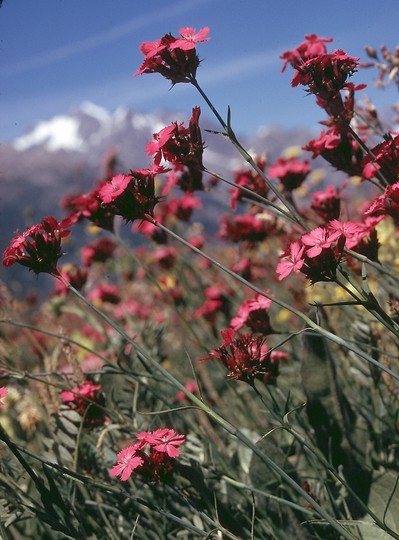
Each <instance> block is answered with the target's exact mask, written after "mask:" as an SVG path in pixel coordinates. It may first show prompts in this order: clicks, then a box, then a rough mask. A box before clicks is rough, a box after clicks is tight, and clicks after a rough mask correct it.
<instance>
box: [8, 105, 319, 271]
mask: <svg viewBox="0 0 399 540" xmlns="http://www.w3.org/2000/svg"><path fill="white" fill-rule="evenodd" d="M190 116H191V111H190V113H188V114H186V115H183V114H182V113H170V112H169V113H161V114H151V113H144V112H140V111H135V110H131V109H128V108H127V107H119V108H117V109H116V110H115V111H113V112H110V111H108V110H106V109H104V108H102V107H99V106H98V105H95V104H93V103H91V102H84V103H82V104H81V105H80V106H79V107H77V108H75V109H74V110H72V111H70V112H68V113H65V114H59V115H56V116H54V117H53V118H50V119H47V120H43V121H41V122H38V123H37V124H36V125H35V126H33V127H32V129H30V130H29V131H28V132H27V133H25V134H23V135H21V136H20V137H17V138H16V139H15V140H14V141H12V142H11V143H2V144H0V164H1V165H0V185H1V193H0V201H1V204H0V250H1V253H2V252H3V251H4V249H5V247H7V245H8V244H9V242H10V240H11V238H12V237H13V235H14V233H15V231H16V230H19V231H20V232H22V231H23V230H24V229H25V227H26V226H27V225H31V224H32V223H36V222H38V221H40V219H41V218H42V217H44V216H47V215H54V216H56V217H61V216H63V212H62V210H61V209H60V207H59V201H60V200H61V198H62V197H63V196H64V195H66V194H68V193H81V192H86V191H89V190H90V189H91V188H92V186H93V185H94V183H95V181H96V179H98V178H101V174H102V161H103V159H104V156H105V155H106V154H107V153H109V151H110V150H111V149H114V150H115V151H116V152H117V153H118V156H119V161H120V164H121V165H120V166H121V168H122V170H124V171H126V172H127V171H128V170H129V169H135V168H142V167H146V166H149V165H150V164H151V159H150V158H149V157H148V156H147V155H146V153H145V146H146V144H147V143H148V142H149V141H150V140H151V139H152V135H153V133H156V132H158V131H159V130H160V129H162V128H163V127H165V126H167V125H169V124H170V123H172V122H174V121H178V122H182V121H185V123H186V125H187V123H188V120H189V117H190ZM200 124H201V128H202V130H203V138H204V140H205V144H206V150H205V152H204V163H205V165H206V167H207V168H208V169H209V170H212V171H213V172H217V173H219V174H222V175H228V176H229V173H230V172H231V171H232V170H233V169H234V168H237V167H239V166H240V165H241V164H242V159H241V158H240V156H239V155H238V154H237V152H236V150H235V149H234V148H233V146H232V145H231V144H230V143H229V142H228V141H226V140H225V138H224V137H222V136H218V135H214V134H212V133H208V132H207V131H206V129H210V130H216V131H217V130H218V129H219V128H218V126H217V124H215V122H214V121H213V120H210V119H209V117H208V118H207V117H206V116H205V114H203V115H202V117H201V120H200ZM309 136H310V135H309V132H307V131H306V130H301V129H295V130H290V131H287V130H284V129H282V128H279V127H274V126H268V127H266V128H262V130H259V133H258V134H257V135H255V136H254V137H251V138H249V137H244V138H242V143H243V144H244V145H245V146H246V147H247V148H249V149H251V150H254V151H255V152H262V151H264V150H267V151H268V153H269V156H270V159H275V158H276V157H278V155H279V153H280V152H281V151H282V150H283V149H284V148H285V147H287V146H291V145H295V144H304V143H305V142H306V141H307V140H308V139H309ZM207 197H209V204H207V209H206V211H207V213H208V215H207V218H209V219H211V218H212V216H211V215H210V214H211V213H212V212H215V216H214V219H215V220H216V219H217V216H219V215H220V211H216V210H215V208H216V207H215V204H216V203H218V204H219V203H220V201H221V199H224V202H225V203H226V201H227V197H224V196H223V195H222V196H221V194H220V192H219V195H218V194H217V193H216V194H213V193H212V192H211V193H209V194H207ZM212 198H213V199H215V198H216V200H213V203H212ZM212 208H213V210H212ZM0 278H3V279H5V277H4V270H3V268H1V269H0Z"/></svg>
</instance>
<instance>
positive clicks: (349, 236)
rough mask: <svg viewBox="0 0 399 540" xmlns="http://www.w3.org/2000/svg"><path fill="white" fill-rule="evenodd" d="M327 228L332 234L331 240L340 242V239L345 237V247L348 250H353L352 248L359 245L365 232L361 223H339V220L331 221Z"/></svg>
mask: <svg viewBox="0 0 399 540" xmlns="http://www.w3.org/2000/svg"><path fill="white" fill-rule="evenodd" d="M327 228H328V231H329V233H330V239H334V240H338V238H339V237H341V236H343V237H344V238H345V246H346V247H347V248H348V249H352V247H354V246H356V244H358V242H359V241H360V236H361V235H362V234H363V231H364V226H363V225H362V224H360V223H353V222H352V221H338V220H337V219H333V220H331V221H330V222H329V223H328V226H327Z"/></svg>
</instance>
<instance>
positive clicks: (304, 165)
mask: <svg viewBox="0 0 399 540" xmlns="http://www.w3.org/2000/svg"><path fill="white" fill-rule="evenodd" d="M309 173H310V165H309V162H308V161H300V160H299V159H295V158H288V159H286V158H279V159H278V160H277V161H276V163H275V164H274V165H272V166H271V167H269V171H268V174H269V177H270V178H278V179H279V180H280V182H281V183H282V185H283V187H284V189H285V190H287V191H292V190H294V189H296V188H298V187H300V186H301V185H302V182H303V181H304V180H305V178H306V177H307V175H308V174H309Z"/></svg>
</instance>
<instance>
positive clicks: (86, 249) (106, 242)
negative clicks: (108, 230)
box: [81, 238, 116, 267]
mask: <svg viewBox="0 0 399 540" xmlns="http://www.w3.org/2000/svg"><path fill="white" fill-rule="evenodd" d="M115 249H116V244H115V242H114V240H112V239H111V238H98V240H95V241H94V242H92V243H91V244H88V245H87V246H83V247H82V249H81V261H82V264H83V265H84V266H87V267H89V266H91V265H92V264H93V263H94V262H105V261H107V260H108V259H110V258H111V257H112V255H113V254H114V251H115Z"/></svg>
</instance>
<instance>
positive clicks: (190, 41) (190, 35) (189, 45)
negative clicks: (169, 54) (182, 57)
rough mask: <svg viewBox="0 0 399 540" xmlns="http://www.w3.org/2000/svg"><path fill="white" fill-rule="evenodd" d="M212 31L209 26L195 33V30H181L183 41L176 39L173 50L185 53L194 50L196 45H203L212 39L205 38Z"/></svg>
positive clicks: (188, 28) (172, 45)
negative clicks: (180, 50)
mask: <svg viewBox="0 0 399 540" xmlns="http://www.w3.org/2000/svg"><path fill="white" fill-rule="evenodd" d="M209 32H210V29H209V28H208V26H205V28H202V29H201V30H199V32H197V33H195V28H190V27H187V28H180V30H179V34H180V35H181V36H182V37H181V39H179V38H178V39H176V41H175V42H173V43H172V44H171V46H170V48H171V50H173V49H182V50H183V51H188V50H189V49H194V48H195V44H196V43H203V42H204V41H209V40H210V39H211V38H209V37H205V36H207V35H208V34H209Z"/></svg>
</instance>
